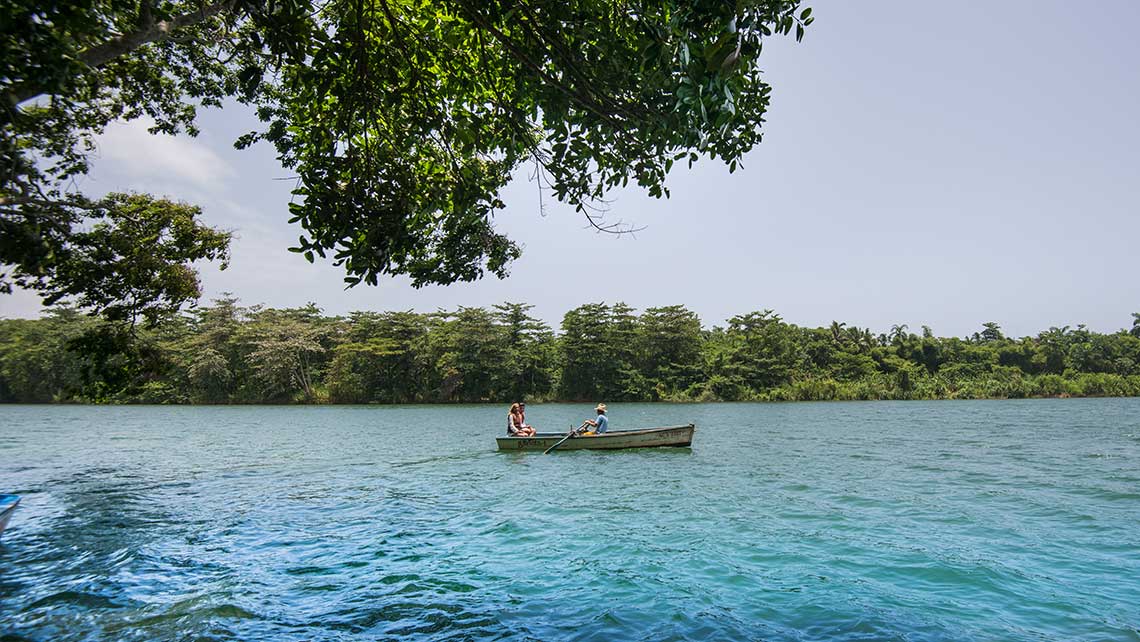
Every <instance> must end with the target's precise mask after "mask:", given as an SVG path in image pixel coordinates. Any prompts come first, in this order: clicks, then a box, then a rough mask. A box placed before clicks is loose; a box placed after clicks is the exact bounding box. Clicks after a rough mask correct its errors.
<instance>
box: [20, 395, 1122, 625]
mask: <svg viewBox="0 0 1140 642" xmlns="http://www.w3.org/2000/svg"><path fill="white" fill-rule="evenodd" d="M502 410H503V409H501V408H497V407H496V408H489V407H481V406H469V407H408V408H81V407H55V408H50V407H36V408H32V407H8V408H3V409H0V412H3V421H2V424H3V425H2V426H0V457H2V460H0V461H3V462H4V464H3V466H4V467H3V468H2V469H0V489H3V490H11V491H13V492H18V493H20V494H22V495H24V500H23V503H22V505H21V507H20V509H19V513H18V514H17V516H16V518H15V519H14V520H13V523H12V526H11V528H10V530H9V531H8V532H6V533H5V534H4V536H3V538H0V639H2V640H375V639H456V640H475V639H480V640H482V639H511V640H526V639H532V640H553V639H574V640H616V639H642V640H667V639H674V640H682V639H688V640H706V639H755V640H802V639H845V640H872V639H873V640H965V639H970V640H1039V639H1073V640H1136V639H1140V608H1138V606H1137V605H1138V604H1140V535H1138V532H1140V531H1138V529H1137V525H1138V524H1140V474H1138V473H1137V472H1136V471H1137V470H1138V469H1137V467H1136V461H1137V456H1138V455H1140V402H1138V400H1064V401H1031V402H1004V403H995V402H969V403H956V402H941V403H899V404H892V403H868V404H795V405H747V404H745V405H695V406H692V405H689V406H675V405H635V404H631V405H621V404H617V405H615V407H614V408H613V410H612V415H613V417H614V420H615V421H618V420H619V419H620V421H622V422H623V423H626V425H635V426H645V425H663V424H676V423H687V422H689V421H694V422H696V423H697V424H698V426H699V429H698V433H697V437H696V441H695V446H694V448H693V449H692V450H691V451H688V450H644V451H626V452H614V453H596V452H585V451H577V452H570V453H563V454H560V455H555V456H549V457H543V456H541V455H537V454H518V453H509V454H499V453H496V452H494V451H493V448H494V442H493V436H494V428H492V426H498V425H499V424H501V423H502V422H501V421H499V415H500V414H502ZM588 411H589V408H588V407H587V406H585V405H583V406H581V407H579V406H564V405H554V406H551V405H547V406H535V407H534V408H532V409H531V412H530V415H531V416H532V417H531V418H532V419H534V420H536V421H544V422H546V424H547V425H550V426H561V425H565V424H568V423H572V422H575V421H576V420H579V419H580V418H581V415H584V414H588Z"/></svg>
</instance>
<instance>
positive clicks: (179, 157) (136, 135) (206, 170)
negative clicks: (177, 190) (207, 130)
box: [98, 118, 230, 188]
mask: <svg viewBox="0 0 1140 642" xmlns="http://www.w3.org/2000/svg"><path fill="white" fill-rule="evenodd" d="M153 124H154V121H153V120H151V119H149V118H140V119H138V120H133V121H130V122H127V123H115V124H113V125H111V126H110V127H108V128H107V131H106V133H104V134H103V135H102V136H100V137H99V141H98V146H99V147H98V149H99V152H98V158H99V160H100V161H103V162H110V163H114V164H115V166H116V167H117V168H118V169H119V170H120V171H121V172H123V173H124V174H127V175H130V176H133V177H137V178H139V179H159V180H161V181H162V182H164V183H189V184H192V185H194V186H196V187H200V188H210V187H215V186H216V185H217V183H218V182H219V181H221V180H222V179H223V178H225V177H226V176H227V175H228V174H229V173H230V167H229V164H228V163H227V162H226V161H225V160H224V159H223V158H222V157H221V156H219V155H218V154H217V153H215V152H214V151H213V150H211V149H210V148H209V147H208V146H207V144H206V143H205V142H203V141H199V140H197V139H194V138H190V137H189V136H184V135H183V136H167V135H163V134H159V135H155V134H151V133H150V132H148V131H147V129H148V128H149V127H151V126H152V125H153ZM100 164H102V163H100Z"/></svg>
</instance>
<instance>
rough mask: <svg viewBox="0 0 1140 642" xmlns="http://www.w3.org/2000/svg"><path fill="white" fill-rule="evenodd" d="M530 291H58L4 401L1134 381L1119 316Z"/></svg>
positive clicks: (600, 395)
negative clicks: (637, 302)
mask: <svg viewBox="0 0 1140 642" xmlns="http://www.w3.org/2000/svg"><path fill="white" fill-rule="evenodd" d="M530 310H531V306H529V305H525V304H521V303H504V304H501V305H497V306H494V307H493V308H492V309H484V308H459V309H457V310H453V311H441V312H437V313H432V314H420V313H416V312H410V311H409V312H354V313H352V314H351V315H349V316H347V317H330V316H324V315H322V314H321V312H320V310H319V309H317V308H316V307H315V306H313V305H309V306H307V307H304V308H294V309H272V308H262V307H260V306H252V307H243V306H241V305H240V304H239V302H238V301H237V300H236V299H234V298H231V297H226V298H222V299H220V300H217V301H215V302H214V303H213V305H210V306H204V307H200V308H197V309H195V310H193V311H191V312H189V313H185V314H180V315H169V316H167V317H165V319H164V320H163V321H162V322H160V323H158V324H157V325H156V326H154V327H153V328H146V327H141V326H134V327H132V326H128V325H125V324H113V323H108V322H106V321H104V320H99V319H95V318H92V317H90V316H87V315H83V314H80V313H78V312H77V311H75V310H74V309H71V308H66V307H57V308H54V309H52V310H51V311H50V313H49V314H47V315H46V316H45V317H44V318H41V319H37V320H19V319H15V320H3V321H0V401H7V402H30V403H49V402H95V403H325V402H330V403H416V402H426V403H432V402H442V403H450V402H508V401H514V400H520V399H527V400H552V399H561V400H588V401H600V400H605V401H740V400H769V401H790V400H841V399H977V398H1021V397H1053V396H1137V395H1140V314H1136V315H1133V324H1132V326H1131V329H1130V330H1121V331H1119V332H1115V333H1111V334H1103V333H1097V332H1093V331H1091V330H1089V329H1087V328H1085V327H1084V326H1078V327H1076V328H1070V327H1068V326H1066V327H1062V328H1056V327H1054V328H1049V329H1048V330H1045V331H1043V332H1040V333H1038V334H1037V335H1036V336H1031V337H1022V338H1019V339H1014V338H1010V337H1006V336H1004V334H1003V333H1002V331H1001V328H1000V327H998V326H997V325H996V324H993V323H986V324H984V325H983V327H982V329H981V330H980V331H979V332H977V333H974V334H973V335H971V336H969V337H965V338H956V337H936V336H934V333H933V332H932V331H931V330H930V329H929V328H927V327H923V329H922V332H921V334H914V333H911V332H909V331H908V329H907V327H906V326H905V325H896V326H893V327H892V328H891V329H890V331H888V332H885V333H880V334H876V333H874V332H872V331H871V330H870V329H865V328H857V327H848V326H847V325H846V324H844V323H839V322H833V323H832V324H831V325H830V326H829V327H821V328H806V327H800V326H797V325H795V324H791V323H787V322H785V321H783V320H782V319H781V318H780V316H779V315H777V314H775V313H773V312H772V311H771V310H763V311H759V312H751V313H748V314H744V315H740V316H736V317H733V318H732V319H730V320H729V322H728V323H727V324H726V325H725V326H724V327H713V328H711V329H706V328H703V327H702V325H701V322H700V319H699V318H698V317H697V315H696V314H695V313H693V312H692V311H690V310H688V309H686V308H685V307H684V306H680V305H674V306H667V307H659V308H649V309H647V310H645V311H643V312H641V313H640V314H637V313H636V311H635V310H633V309H632V308H630V307H629V306H628V305H625V304H624V303H616V304H612V305H607V304H605V303H590V304H586V305H582V306H580V307H578V308H575V309H573V310H570V311H569V312H567V313H566V314H565V316H564V317H563V320H562V324H561V329H560V332H558V333H556V332H554V330H553V329H552V328H550V327H549V326H548V325H547V324H545V323H543V322H542V321H540V320H538V319H536V318H534V317H533V316H531V314H530Z"/></svg>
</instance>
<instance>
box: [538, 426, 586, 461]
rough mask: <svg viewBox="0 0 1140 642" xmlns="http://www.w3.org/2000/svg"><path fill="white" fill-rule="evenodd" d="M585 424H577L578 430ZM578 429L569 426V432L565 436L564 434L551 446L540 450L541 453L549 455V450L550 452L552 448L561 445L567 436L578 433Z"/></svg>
mask: <svg viewBox="0 0 1140 642" xmlns="http://www.w3.org/2000/svg"><path fill="white" fill-rule="evenodd" d="M585 426H586V424H582V425H581V426H578V430H581V429H582V428H584V427H585ZM578 430H574V426H570V432H568V433H566V436H565V437H563V438H562V439H559V440H558V441H557V443H555V444H554V445H553V446H551V447H550V448H547V449H546V450H544V451H542V454H544V455H549V454H550V452H551V451H552V450H554V449H555V448H557V447H559V446H561V445H562V442H564V441H566V440H567V439H569V438H571V437H573V436H574V435H576V434H577V433H578Z"/></svg>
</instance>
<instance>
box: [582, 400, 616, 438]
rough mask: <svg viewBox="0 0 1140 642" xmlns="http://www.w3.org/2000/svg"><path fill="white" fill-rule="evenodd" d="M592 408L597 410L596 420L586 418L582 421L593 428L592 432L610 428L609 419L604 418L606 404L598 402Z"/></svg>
mask: <svg viewBox="0 0 1140 642" xmlns="http://www.w3.org/2000/svg"><path fill="white" fill-rule="evenodd" d="M594 410H597V411H598V418H597V420H594V419H587V420H586V421H585V422H584V423H585V424H586V425H588V426H592V427H593V428H594V432H596V433H598V434H601V433H603V432H605V431H607V430H609V429H610V420H609V419H606V404H604V403H600V404H598V406H597V407H596V408H594Z"/></svg>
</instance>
